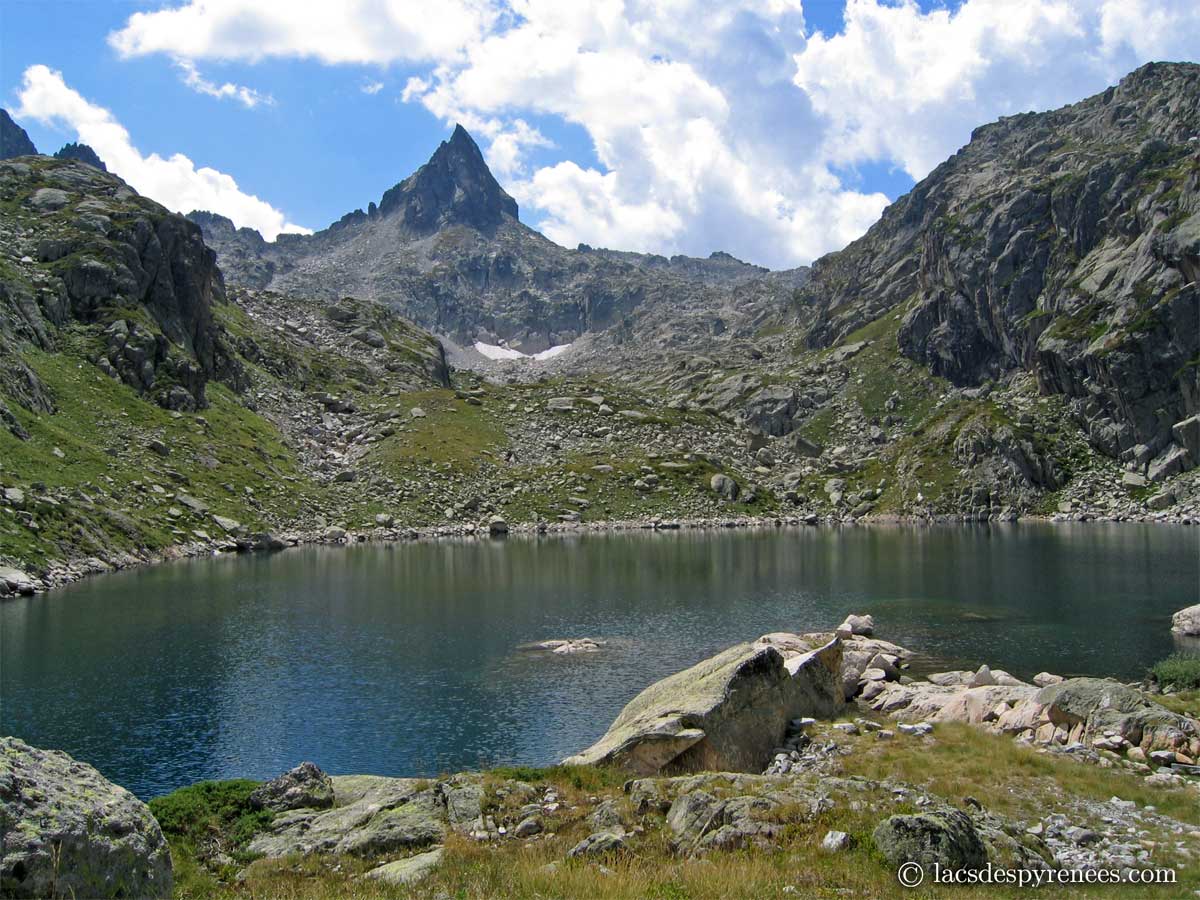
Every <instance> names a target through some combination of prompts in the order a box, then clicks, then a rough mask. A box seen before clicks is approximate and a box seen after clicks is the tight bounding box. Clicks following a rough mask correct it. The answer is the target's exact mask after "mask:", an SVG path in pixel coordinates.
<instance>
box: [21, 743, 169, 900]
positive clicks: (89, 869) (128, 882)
mask: <svg viewBox="0 0 1200 900" xmlns="http://www.w3.org/2000/svg"><path fill="white" fill-rule="evenodd" d="M0 828H2V829H3V833H0V895H3V896H5V897H169V896H170V895H171V887H172V870H171V853H170V850H169V849H168V848H167V842H166V840H165V839H164V838H163V834H162V830H161V829H160V828H159V827H158V823H157V822H156V821H155V820H154V817H153V816H152V815H151V814H150V810H149V809H148V808H147V807H146V805H145V804H144V803H142V802H141V801H140V800H138V799H137V798H136V797H134V796H133V795H132V794H131V793H129V792H128V791H127V790H125V789H124V788H121V787H118V786H117V785H115V784H113V783H112V782H110V781H108V780H107V779H106V778H104V776H102V775H101V774H100V773H99V772H97V771H96V770H95V769H93V768H92V767H91V766H89V765H87V764H86V763H82V762H78V761H77V760H74V759H72V758H71V757H70V756H68V755H67V754H65V753H62V752H60V751H57V750H39V749H38V748H36V747H31V746H29V745H28V744H26V743H25V742H23V741H21V740H18V739H17V738H11V737H4V738H0Z"/></svg>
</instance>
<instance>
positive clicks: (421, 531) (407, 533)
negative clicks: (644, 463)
mask: <svg viewBox="0 0 1200 900" xmlns="http://www.w3.org/2000/svg"><path fill="white" fill-rule="evenodd" d="M1019 522H1043V523H1044V522H1050V523H1081V522H1096V523H1130V524H1154V525H1200V517H1196V516H1193V515H1191V514H1190V513H1188V514H1172V513H1169V512H1162V511H1160V512H1156V513H1147V514H1146V515H1144V516H1137V517H1124V516H1123V517H1114V518H1109V517H1097V516H1091V515H1088V514H1086V513H1085V514H1080V513H1075V514H1069V513H1056V514H1055V515H1053V516H1022V517H1020V518H1014V519H1011V520H1004V521H1003V522H1002V521H1001V520H997V519H991V520H989V519H986V518H985V519H978V518H975V517H973V516H971V515H969V514H963V515H961V516H935V517H921V516H904V515H872V516H862V517H857V518H855V517H852V516H839V515H825V516H821V515H817V514H816V513H808V514H795V515H763V516H722V517H704V518H690V517H681V518H662V517H654V518H642V519H618V520H611V521H597V522H544V521H543V522H536V523H508V522H505V521H504V520H494V521H493V522H481V523H478V524H476V523H465V524H462V523H456V524H453V525H431V526H412V527H401V528H397V527H394V526H392V525H383V524H381V525H378V526H377V527H375V528H371V529H348V528H344V527H341V526H332V527H327V528H317V527H315V526H308V527H302V528H297V529H287V530H282V531H280V532H278V533H274V532H249V533H245V534H243V535H242V536H239V537H234V536H229V537H227V538H216V539H212V540H208V541H190V542H187V543H182V544H173V545H171V546H169V547H166V548H164V549H162V550H157V551H141V552H119V553H114V554H113V555H112V556H110V557H108V558H106V559H101V558H99V557H94V556H93V557H87V558H83V559H78V560H73V561H70V562H65V563H53V564H51V565H50V566H49V567H48V568H47V569H46V570H45V571H44V572H40V573H37V572H33V573H31V572H28V571H25V570H23V569H19V568H16V567H15V566H6V565H3V564H0V600H3V599H5V598H10V597H16V596H31V595H34V594H41V593H45V592H47V591H50V590H53V589H54V588H59V587H64V586H66V585H68V584H72V583H74V582H77V581H81V580H83V579H85V578H88V577H91V576H94V575H101V574H107V573H111V572H119V571H123V570H125V569H132V568H138V567H142V566H154V565H161V564H163V563H169V562H178V561H180V560H185V559H197V558H200V557H204V556H218V555H232V554H239V553H256V552H257V553H261V552H276V551H280V550H285V549H288V548H291V547H302V546H312V545H325V546H347V545H352V544H363V543H369V544H393V543H407V542H411V541H437V540H446V539H495V538H498V537H503V536H506V535H509V534H512V535H522V536H538V535H540V536H547V535H549V536H571V535H584V534H603V533H611V532H621V531H643V532H646V531H649V532H655V531H721V530H729V529H753V528H756V529H764V530H775V529H781V528H793V529H801V528H812V527H827V528H840V527H857V526H866V527H870V526H912V527H929V526H944V525H978V524H989V523H991V524H1017V523H1019ZM497 523H498V524H497Z"/></svg>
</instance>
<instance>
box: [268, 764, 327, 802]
mask: <svg viewBox="0 0 1200 900" xmlns="http://www.w3.org/2000/svg"><path fill="white" fill-rule="evenodd" d="M333 797H334V794H333V779H332V778H330V777H329V776H328V775H326V774H325V773H324V772H322V771H321V770H320V769H319V768H318V767H317V766H316V765H315V764H313V763H310V762H303V763H300V765H298V766H296V768H294V769H292V770H291V771H289V772H284V773H283V774H282V775H280V776H279V777H278V778H275V779H273V780H272V781H268V782H267V783H266V784H264V785H263V786H262V787H260V788H258V789H257V790H256V791H254V793H252V794H251V795H250V805H251V806H253V807H254V808H255V809H269V810H272V811H273V812H286V811H287V810H290V809H304V808H306V807H307V808H309V809H327V808H329V807H330V806H333Z"/></svg>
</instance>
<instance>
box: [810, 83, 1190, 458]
mask: <svg viewBox="0 0 1200 900" xmlns="http://www.w3.org/2000/svg"><path fill="white" fill-rule="evenodd" d="M1198 135H1200V66H1197V65H1193V64H1151V65H1148V66H1144V67H1143V68H1141V69H1139V70H1137V71H1136V72H1134V73H1132V74H1130V75H1129V76H1127V77H1126V78H1124V79H1123V80H1122V81H1121V83H1120V84H1119V85H1118V86H1116V87H1113V88H1109V89H1108V90H1107V91H1105V92H1104V93H1103V94H1100V95H1099V96H1096V97H1092V98H1089V99H1088V100H1085V101H1083V102H1081V103H1077V104H1074V105H1072V106H1067V107H1064V108H1062V109H1059V110H1055V111H1053V112H1048V113H1039V114H1033V113H1028V114H1024V115H1020V116H1013V117H1010V118H1006V119H1002V120H1000V121H999V122H996V123H993V124H991V125H985V126H983V127H981V128H979V129H977V130H976V131H975V133H974V134H973V135H972V139H971V142H970V143H969V144H968V145H967V146H966V147H964V148H963V149H962V150H960V151H959V152H958V153H956V154H955V155H954V156H953V157H952V158H951V159H949V160H947V161H946V162H945V163H943V164H942V165H940V166H939V167H938V168H937V169H935V170H934V171H933V172H932V173H931V174H930V175H929V176H928V177H927V178H925V179H924V180H923V181H922V182H921V183H920V184H918V185H917V186H916V187H915V188H914V189H913V190H912V191H911V192H910V193H909V194H908V195H907V196H905V197H903V198H901V199H900V200H899V201H897V202H896V203H895V204H893V205H892V206H891V207H889V208H888V209H887V210H886V211H885V212H884V214H883V217H882V218H881V220H880V221H879V222H878V223H877V224H876V225H875V226H873V227H872V228H871V229H870V231H869V232H868V233H867V234H866V236H864V237H863V238H861V239H860V240H858V241H855V242H854V243H853V244H851V245H850V246H849V247H847V248H846V249H845V250H842V251H840V252H839V253H834V254H831V255H829V256H826V257H823V258H822V259H820V260H818V261H817V262H816V263H815V264H814V265H813V268H812V274H811V278H810V279H809V281H808V283H807V284H806V285H805V286H804V287H803V288H802V289H801V291H800V293H799V296H798V298H797V299H798V306H799V314H798V317H797V321H798V324H799V325H800V327H801V329H802V331H803V333H804V336H805V340H806V342H807V344H808V345H809V346H811V347H814V348H820V347H827V346H830V345H833V344H835V343H837V342H839V341H840V340H842V339H844V338H845V337H846V336H847V335H848V334H850V333H851V332H852V331H854V330H855V329H857V328H860V327H862V326H863V325H865V324H866V323H868V322H870V321H872V320H873V319H876V318H878V317H879V316H881V315H883V314H886V313H888V312H889V311H891V310H893V309H902V310H903V319H902V322H901V323H900V327H899V330H898V333H897V341H898V346H899V349H900V350H901V352H902V353H903V355H904V356H906V357H907V358H909V359H911V360H914V361H916V362H919V363H921V364H923V365H925V366H928V367H929V369H930V370H931V372H933V374H935V375H938V376H942V377H945V378H947V379H949V380H950V381H952V382H953V383H955V384H957V385H962V386H970V385H978V384H980V383H982V382H984V381H986V380H992V379H1004V378H1006V377H1008V376H1009V374H1010V373H1012V372H1013V371H1016V370H1025V371H1028V372H1031V373H1032V374H1033V375H1034V376H1035V377H1036V378H1037V381H1038V384H1039V385H1040V387H1041V389H1042V390H1043V391H1044V392H1048V393H1058V394H1063V395H1065V396H1067V397H1068V398H1070V409H1071V413H1072V416H1073V418H1074V419H1075V420H1076V421H1077V422H1078V423H1079V424H1080V425H1081V426H1082V427H1083V428H1085V429H1086V432H1087V435H1088V437H1089V440H1090V441H1091V443H1092V444H1093V446H1095V447H1096V448H1098V449H1099V450H1101V451H1102V452H1104V453H1106V454H1107V455H1110V456H1114V457H1120V458H1121V459H1122V460H1124V461H1126V462H1129V463H1131V464H1134V465H1137V466H1139V467H1140V469H1141V471H1142V472H1146V471H1148V468H1154V467H1156V466H1158V467H1163V466H1165V467H1166V469H1167V470H1170V471H1178V470H1179V469H1183V468H1190V467H1191V466H1192V465H1194V464H1195V463H1196V461H1197V458H1198V457H1200V443H1198V441H1200V434H1198V433H1197V432H1198V431H1200V429H1198V428H1197V427H1196V423H1195V422H1193V423H1191V424H1187V425H1182V426H1180V427H1179V428H1176V427H1175V426H1176V425H1177V423H1181V422H1182V421H1183V420H1185V419H1188V418H1189V417H1191V416H1195V415H1196V414H1197V412H1200V389H1198V384H1200V381H1198V379H1200V288H1198V287H1197V278H1198V277H1200V143H1198V142H1197V141H1198ZM1167 474H1169V471H1168V472H1167Z"/></svg>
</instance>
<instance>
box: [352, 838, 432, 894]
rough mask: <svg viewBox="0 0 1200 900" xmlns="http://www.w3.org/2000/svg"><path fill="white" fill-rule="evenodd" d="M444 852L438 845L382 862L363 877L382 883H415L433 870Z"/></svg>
mask: <svg viewBox="0 0 1200 900" xmlns="http://www.w3.org/2000/svg"><path fill="white" fill-rule="evenodd" d="M444 852H445V851H444V850H442V848H441V847H438V848H436V849H434V850H427V851H426V852H424V853H418V854H416V855H414V856H406V857H405V858H404V859H398V860H396V861H394V862H390V863H384V864H383V865H382V866H379V867H378V868H376V869H372V870H371V871H370V872H368V873H367V874H366V875H365V876H363V877H365V878H370V879H372V880H374V881H382V882H383V883H384V884H392V885H404V884H415V883H416V882H418V881H420V880H422V879H423V878H425V877H427V876H429V875H432V874H433V870H434V869H436V868H437V867H438V865H439V864H440V863H441V861H442V855H443V854H444Z"/></svg>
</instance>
